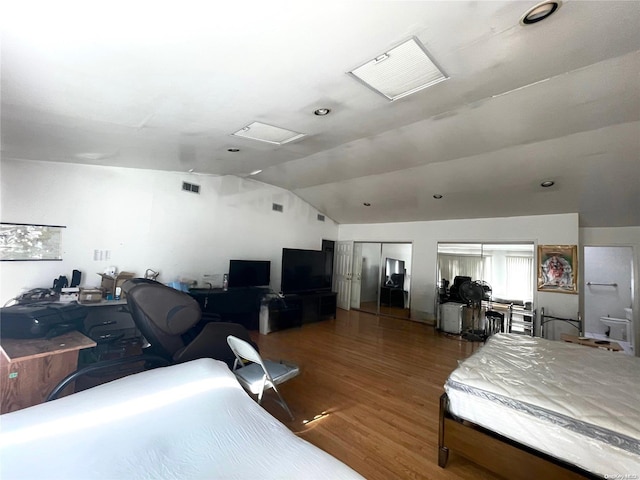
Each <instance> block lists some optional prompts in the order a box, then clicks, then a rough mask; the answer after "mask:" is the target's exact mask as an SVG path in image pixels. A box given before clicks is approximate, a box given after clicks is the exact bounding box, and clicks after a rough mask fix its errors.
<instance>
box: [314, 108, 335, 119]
mask: <svg viewBox="0 0 640 480" xmlns="http://www.w3.org/2000/svg"><path fill="white" fill-rule="evenodd" d="M329 113H331V109H329V108H319V109H317V110H314V112H313V114H314V115H317V116H319V117H324V116H325V115H329Z"/></svg>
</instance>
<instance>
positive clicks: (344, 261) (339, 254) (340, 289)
mask: <svg viewBox="0 0 640 480" xmlns="http://www.w3.org/2000/svg"><path fill="white" fill-rule="evenodd" d="M352 258H353V242H351V241H349V242H337V243H336V248H335V262H334V270H333V272H334V273H333V279H334V285H333V291H334V292H336V293H337V294H338V296H337V304H338V308H342V309H344V310H349V305H350V304H351V262H352Z"/></svg>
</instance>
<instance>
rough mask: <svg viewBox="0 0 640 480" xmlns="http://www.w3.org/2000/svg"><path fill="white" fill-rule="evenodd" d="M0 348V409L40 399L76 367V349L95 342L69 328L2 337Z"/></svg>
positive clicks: (20, 407)
mask: <svg viewBox="0 0 640 480" xmlns="http://www.w3.org/2000/svg"><path fill="white" fill-rule="evenodd" d="M1 346H2V348H1V349H0V375H1V378H2V382H1V383H0V391H1V397H0V413H8V412H13V411H14V410H20V409H22V408H26V407H30V406H32V405H37V404H39V403H42V402H44V400H45V399H46V398H47V395H48V394H49V393H50V392H51V390H53V388H54V387H55V386H56V385H57V384H58V383H60V381H61V380H62V379H63V378H64V377H66V376H67V375H69V374H70V373H72V372H74V371H75V370H76V369H77V368H78V352H79V351H80V350H82V349H84V348H91V347H95V346H96V342H94V341H93V340H91V339H90V338H88V337H86V336H84V335H83V334H81V333H80V332H77V331H73V332H67V333H65V334H62V335H59V336H57V337H53V338H31V339H17V338H3V339H2V345H1Z"/></svg>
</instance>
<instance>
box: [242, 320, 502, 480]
mask: <svg viewBox="0 0 640 480" xmlns="http://www.w3.org/2000/svg"><path fill="white" fill-rule="evenodd" d="M254 338H255V340H256V341H257V342H258V344H259V346H260V352H261V354H262V355H263V356H264V357H265V358H270V359H273V360H278V359H283V360H289V361H292V362H295V363H297V364H298V365H299V366H300V369H301V374H300V375H299V376H298V377H296V378H294V379H292V380H290V381H289V382H287V383H285V384H283V385H282V386H281V388H280V390H281V393H282V395H283V397H284V398H285V400H286V401H287V403H288V404H289V406H290V407H291V409H292V411H293V413H294V415H295V416H296V418H295V420H294V421H291V420H290V419H289V417H288V415H287V414H286V413H285V412H284V410H283V409H282V408H281V407H280V406H279V405H278V404H276V403H275V402H274V401H273V400H272V398H271V397H270V395H271V394H272V393H273V392H271V393H270V394H269V398H265V400H264V401H263V404H264V406H265V408H266V409H267V410H268V411H269V412H270V413H271V414H272V415H274V416H275V417H276V418H278V419H279V420H280V421H282V422H283V423H284V424H286V425H287V426H288V427H289V428H290V429H291V430H292V431H293V432H295V433H296V434H297V435H298V436H300V437H301V438H304V439H306V440H307V441H309V442H311V443H312V444H314V445H317V446H318V447H320V448H322V449H323V450H325V451H326V452H328V453H330V454H331V455H333V456H335V457H337V458H338V459H340V460H342V461H343V462H345V463H346V464H347V465H349V466H351V467H352V468H353V469H354V470H356V471H357V472H359V473H360V474H361V475H363V476H364V477H366V478H367V479H369V480H377V479H379V480H390V479H405V478H406V479H479V478H481V479H482V478H484V479H493V478H498V477H496V476H495V475H493V474H492V473H490V472H488V471H487V470H485V469H483V468H481V467H478V466H476V465H474V464H472V463H470V462H468V461H466V460H465V459H463V458H462V457H459V456H456V455H455V452H452V454H451V455H450V457H449V465H448V466H447V468H446V469H442V468H440V467H439V466H438V464H437V458H438V455H437V445H438V400H439V397H440V395H441V394H442V393H443V391H444V390H443V384H444V382H445V380H446V378H447V376H448V375H449V373H450V372H451V371H452V370H453V369H454V368H455V367H456V365H457V362H458V360H459V359H464V358H466V357H467V356H469V355H470V354H471V353H472V352H473V351H474V350H475V349H477V348H479V346H480V344H479V343H470V342H466V341H459V340H457V339H454V338H451V337H448V336H445V335H441V334H439V333H438V332H436V330H435V328H434V327H432V326H429V325H425V324H422V323H417V322H412V321H409V320H403V319H397V318H390V317H378V316H376V315H371V314H367V313H364V312H357V311H350V312H347V311H345V310H340V309H338V315H337V319H335V320H325V321H322V322H318V323H312V324H307V325H304V326H303V327H301V328H296V329H290V330H283V331H280V332H275V333H271V334H269V335H259V334H257V332H255V334H254ZM314 417H317V419H315V420H314ZM305 421H309V422H308V423H306V422H305Z"/></svg>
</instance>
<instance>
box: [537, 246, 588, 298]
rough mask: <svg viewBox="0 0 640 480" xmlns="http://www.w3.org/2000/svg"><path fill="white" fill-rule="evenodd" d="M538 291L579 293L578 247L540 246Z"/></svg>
mask: <svg viewBox="0 0 640 480" xmlns="http://www.w3.org/2000/svg"><path fill="white" fill-rule="evenodd" d="M538 291H539V292H557V293H572V294H577V293H578V246H577V245H538Z"/></svg>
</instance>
